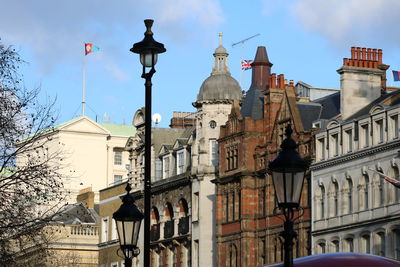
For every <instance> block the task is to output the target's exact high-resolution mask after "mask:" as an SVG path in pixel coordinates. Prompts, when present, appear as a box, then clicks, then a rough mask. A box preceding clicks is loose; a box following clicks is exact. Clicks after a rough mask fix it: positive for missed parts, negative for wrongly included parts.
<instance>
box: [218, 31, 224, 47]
mask: <svg viewBox="0 0 400 267" xmlns="http://www.w3.org/2000/svg"><path fill="white" fill-rule="evenodd" d="M223 35H224V34H223V33H222V32H220V33H218V36H219V45H220V46H222V36H223Z"/></svg>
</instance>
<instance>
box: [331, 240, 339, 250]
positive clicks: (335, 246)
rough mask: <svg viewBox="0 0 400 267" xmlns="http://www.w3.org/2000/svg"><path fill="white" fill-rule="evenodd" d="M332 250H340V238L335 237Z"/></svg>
mask: <svg viewBox="0 0 400 267" xmlns="http://www.w3.org/2000/svg"><path fill="white" fill-rule="evenodd" d="M331 252H339V239H334V240H332V242H331Z"/></svg>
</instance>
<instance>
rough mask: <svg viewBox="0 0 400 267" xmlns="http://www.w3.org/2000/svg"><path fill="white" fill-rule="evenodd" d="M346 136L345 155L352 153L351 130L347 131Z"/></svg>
mask: <svg viewBox="0 0 400 267" xmlns="http://www.w3.org/2000/svg"><path fill="white" fill-rule="evenodd" d="M345 134H346V142H347V153H349V152H352V151H353V130H351V129H350V130H347V131H346V132H345Z"/></svg>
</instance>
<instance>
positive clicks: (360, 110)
mask: <svg viewBox="0 0 400 267" xmlns="http://www.w3.org/2000/svg"><path fill="white" fill-rule="evenodd" d="M352 51H353V50H352ZM352 56H353V55H352ZM359 58H361V57H359ZM345 62H346V61H345ZM351 64H353V63H351ZM358 64H359V63H357V65H358ZM380 64H381V65H379V66H381V67H379V68H373V67H372V68H371V67H368V68H367V67H354V66H352V65H346V64H345V65H344V66H343V67H342V68H341V69H340V70H338V72H339V73H340V74H341V90H342V91H341V94H342V97H341V103H340V105H341V113H340V114H339V115H338V116H337V117H336V118H332V119H331V120H330V121H328V122H327V123H326V124H325V125H326V127H323V129H320V130H319V131H317V132H316V135H315V142H316V143H315V152H316V159H315V163H313V164H312V166H311V169H312V201H313V205H312V250H313V254H319V253H327V252H360V253H370V254H376V255H381V256H385V257H390V258H395V259H397V260H399V259H400V202H399V189H397V188H396V187H395V186H393V185H392V184H390V183H388V182H387V181H385V180H384V179H383V178H382V176H380V175H379V174H378V173H377V172H381V173H384V174H386V175H388V176H390V177H392V178H395V179H399V170H400V157H399V149H400V136H399V130H400V129H399V116H400V105H399V104H398V103H399V101H398V99H399V96H400V94H399V92H393V93H391V94H383V95H381V92H382V85H384V83H382V81H384V79H385V67H386V65H383V64H382V63H381V62H380ZM360 65H361V63H360ZM358 66H359V65H358ZM363 66H365V65H363ZM369 66H371V65H369Z"/></svg>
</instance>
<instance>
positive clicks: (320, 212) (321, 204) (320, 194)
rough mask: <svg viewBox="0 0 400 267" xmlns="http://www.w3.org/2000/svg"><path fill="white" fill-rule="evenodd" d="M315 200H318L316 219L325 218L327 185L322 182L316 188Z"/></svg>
mask: <svg viewBox="0 0 400 267" xmlns="http://www.w3.org/2000/svg"><path fill="white" fill-rule="evenodd" d="M315 201H316V205H315V206H316V208H315V209H316V210H315V213H316V215H315V218H316V219H323V218H325V187H324V185H322V184H321V185H319V186H318V187H317V188H316V190H315Z"/></svg>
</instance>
